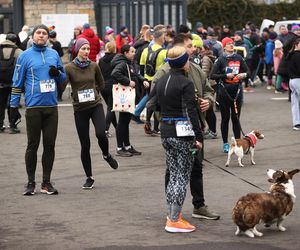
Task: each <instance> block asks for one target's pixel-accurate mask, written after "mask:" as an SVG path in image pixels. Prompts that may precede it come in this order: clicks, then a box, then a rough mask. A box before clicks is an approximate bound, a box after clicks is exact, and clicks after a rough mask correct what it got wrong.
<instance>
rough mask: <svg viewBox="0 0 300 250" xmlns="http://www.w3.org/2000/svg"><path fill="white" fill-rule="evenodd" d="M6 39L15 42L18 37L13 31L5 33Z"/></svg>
mask: <svg viewBox="0 0 300 250" xmlns="http://www.w3.org/2000/svg"><path fill="white" fill-rule="evenodd" d="M6 40H9V41H11V42H13V43H16V42H17V40H18V37H17V35H16V34H15V33H8V34H7V35H6Z"/></svg>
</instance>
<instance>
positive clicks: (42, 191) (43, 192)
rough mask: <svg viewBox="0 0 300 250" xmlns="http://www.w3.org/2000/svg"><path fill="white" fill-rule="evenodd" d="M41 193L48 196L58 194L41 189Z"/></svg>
mask: <svg viewBox="0 0 300 250" xmlns="http://www.w3.org/2000/svg"><path fill="white" fill-rule="evenodd" d="M41 193H42V194H48V195H56V194H58V192H57V191H56V192H48V191H47V190H43V189H41Z"/></svg>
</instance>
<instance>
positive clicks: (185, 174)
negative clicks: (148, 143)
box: [162, 138, 194, 217]
mask: <svg viewBox="0 0 300 250" xmlns="http://www.w3.org/2000/svg"><path fill="white" fill-rule="evenodd" d="M193 143H194V141H193V140H191V141H185V140H182V139H180V138H162V145H163V147H164V149H165V151H166V164H167V169H168V170H169V171H170V180H169V183H168V186H167V188H166V199H167V205H168V206H169V214H172V209H173V207H176V208H177V210H180V211H181V208H182V206H183V202H184V199H185V196H186V187H187V184H188V183H189V181H190V175H191V170H192V165H193V156H192V153H191V151H190V149H191V148H192V146H193ZM170 210H171V211H170ZM180 211H178V212H179V213H180ZM177 215H178V214H177ZM176 217H177V216H176Z"/></svg>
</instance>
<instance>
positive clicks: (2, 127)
mask: <svg viewBox="0 0 300 250" xmlns="http://www.w3.org/2000/svg"><path fill="white" fill-rule="evenodd" d="M5 129H6V127H5V125H0V133H2V132H4V130H5Z"/></svg>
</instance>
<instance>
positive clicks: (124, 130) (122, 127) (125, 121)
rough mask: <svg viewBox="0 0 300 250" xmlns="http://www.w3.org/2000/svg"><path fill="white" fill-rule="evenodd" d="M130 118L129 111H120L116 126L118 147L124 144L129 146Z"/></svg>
mask: <svg viewBox="0 0 300 250" xmlns="http://www.w3.org/2000/svg"><path fill="white" fill-rule="evenodd" d="M130 119H131V114H130V113H127V112H120V114H119V122H118V125H117V128H116V134H117V144H118V148H123V147H124V146H130V141H129V123H130Z"/></svg>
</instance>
